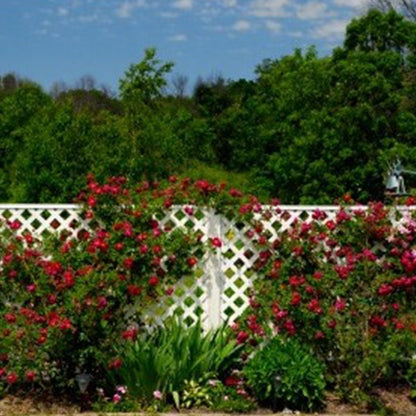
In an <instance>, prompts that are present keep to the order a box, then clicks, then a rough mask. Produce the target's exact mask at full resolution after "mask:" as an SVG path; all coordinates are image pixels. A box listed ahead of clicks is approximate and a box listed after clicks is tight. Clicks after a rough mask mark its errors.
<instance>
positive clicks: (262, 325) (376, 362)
mask: <svg viewBox="0 0 416 416" xmlns="http://www.w3.org/2000/svg"><path fill="white" fill-rule="evenodd" d="M346 199H347V200H349V196H347V197H346ZM410 202H412V201H410ZM413 202H414V201H413ZM262 215H265V218H267V219H269V218H276V221H279V219H282V218H284V217H285V212H284V211H280V210H279V208H277V209H273V210H266V211H265V212H264V213H263V214H262ZM398 215H399V218H400V216H403V215H404V217H403V218H401V223H400V225H397V224H395V220H396V219H395V217H394V216H393V215H392V213H391V212H390V211H389V208H387V207H385V206H383V204H381V203H376V204H372V205H369V206H368V208H367V207H366V208H361V207H349V206H345V207H341V208H340V209H339V211H338V212H337V213H336V216H335V218H334V219H329V218H328V217H327V214H326V213H324V212H322V211H320V210H319V209H317V210H316V211H315V212H314V214H313V218H312V219H310V220H306V221H302V220H298V221H297V222H295V223H294V225H293V227H291V228H290V229H288V230H287V231H284V232H281V233H279V235H277V236H276V235H271V233H270V231H269V230H268V229H266V228H265V227H264V228H263V227H262V222H261V217H260V218H257V220H256V221H255V222H254V223H253V230H252V231H249V233H250V236H251V237H252V238H253V240H254V242H255V243H256V244H257V245H258V249H259V251H260V257H259V259H258V261H257V262H256V265H255V269H256V274H257V276H258V278H257V279H256V280H255V282H254V290H253V293H252V297H251V301H250V306H251V307H250V309H249V311H248V312H247V315H246V317H245V318H244V319H242V320H241V321H240V322H239V325H237V324H236V325H235V331H236V337H237V340H241V342H245V343H247V345H257V344H259V343H262V342H263V340H264V338H265V337H266V339H267V338H268V337H270V336H275V335H277V334H278V335H279V336H281V337H283V338H297V339H298V340H299V341H300V342H301V343H302V345H305V346H309V347H310V348H311V349H312V350H313V351H314V353H315V355H316V356H317V357H319V358H320V359H321V360H322V362H323V363H325V365H326V369H327V370H326V380H327V381H328V384H329V385H330V386H332V388H334V389H335V390H337V391H338V393H339V394H340V395H341V397H343V398H344V399H347V400H352V401H356V402H362V401H371V397H372V394H373V393H374V389H375V388H376V386H391V385H397V384H398V383H405V380H406V377H407V372H408V371H409V368H410V366H411V362H412V360H413V354H414V351H415V348H416V337H415V331H416V315H415V313H414V311H415V306H416V305H415V283H416V277H415V271H416V261H415V251H414V247H415V243H416V241H415V236H416V233H415V231H416V228H415V227H416V223H415V219H414V218H413V216H412V215H410V214H409V213H405V212H402V213H401V214H398ZM273 216H275V217H273Z"/></svg>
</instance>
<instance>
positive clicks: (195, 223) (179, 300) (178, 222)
mask: <svg viewBox="0 0 416 416" xmlns="http://www.w3.org/2000/svg"><path fill="white" fill-rule="evenodd" d="M187 211H188V212H187ZM159 221H160V223H161V226H163V227H167V228H171V229H175V228H180V229H182V230H189V231H192V232H197V233H200V234H201V236H202V241H206V239H207V238H208V216H207V213H206V212H204V210H202V209H200V208H197V207H187V209H185V207H184V206H173V207H171V209H170V212H169V214H168V215H166V216H165V217H163V218H159ZM207 260H208V258H207V255H204V257H203V258H202V259H200V260H199V266H198V267H197V269H196V270H195V276H194V277H190V276H185V277H184V278H183V279H181V280H180V281H179V282H178V284H177V285H176V286H175V288H174V292H173V293H172V295H170V296H166V297H165V298H163V299H162V300H161V301H160V303H159V305H157V306H156V307H154V308H152V309H151V310H149V311H148V313H147V314H146V317H145V319H146V320H147V323H148V324H149V325H154V324H156V325H161V324H162V323H163V321H164V320H165V319H166V318H168V317H169V316H172V315H175V316H179V317H180V319H181V320H182V321H183V322H185V323H186V324H188V325H192V324H193V323H195V322H197V321H198V320H201V323H202V325H203V327H204V328H208V327H209V326H210V325H209V322H208V314H207V312H206V311H207V303H208V300H209V299H208V297H209V293H208V289H209V280H210V279H209V275H208V274H207V272H206V267H205V264H206V262H207Z"/></svg>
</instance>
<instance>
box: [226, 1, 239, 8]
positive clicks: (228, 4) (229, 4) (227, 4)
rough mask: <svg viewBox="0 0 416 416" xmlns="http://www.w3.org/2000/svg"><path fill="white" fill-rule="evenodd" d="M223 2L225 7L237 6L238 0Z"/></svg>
mask: <svg viewBox="0 0 416 416" xmlns="http://www.w3.org/2000/svg"><path fill="white" fill-rule="evenodd" d="M222 3H223V5H224V6H225V7H235V6H237V0H223V2H222Z"/></svg>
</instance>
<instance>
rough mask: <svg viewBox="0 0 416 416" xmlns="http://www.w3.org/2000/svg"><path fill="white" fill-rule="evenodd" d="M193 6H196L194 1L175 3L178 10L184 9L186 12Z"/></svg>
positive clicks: (183, 0) (178, 1) (180, 0)
mask: <svg viewBox="0 0 416 416" xmlns="http://www.w3.org/2000/svg"><path fill="white" fill-rule="evenodd" d="M193 5H194V2H193V0H176V1H175V2H174V3H173V7H176V8H177V9H184V10H190V9H192V7H193Z"/></svg>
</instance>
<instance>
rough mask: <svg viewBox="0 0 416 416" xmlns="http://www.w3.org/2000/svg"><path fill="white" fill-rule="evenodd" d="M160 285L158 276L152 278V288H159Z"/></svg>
mask: <svg viewBox="0 0 416 416" xmlns="http://www.w3.org/2000/svg"><path fill="white" fill-rule="evenodd" d="M158 284H159V278H158V277H157V276H150V278H149V285H150V286H157V285H158Z"/></svg>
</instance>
